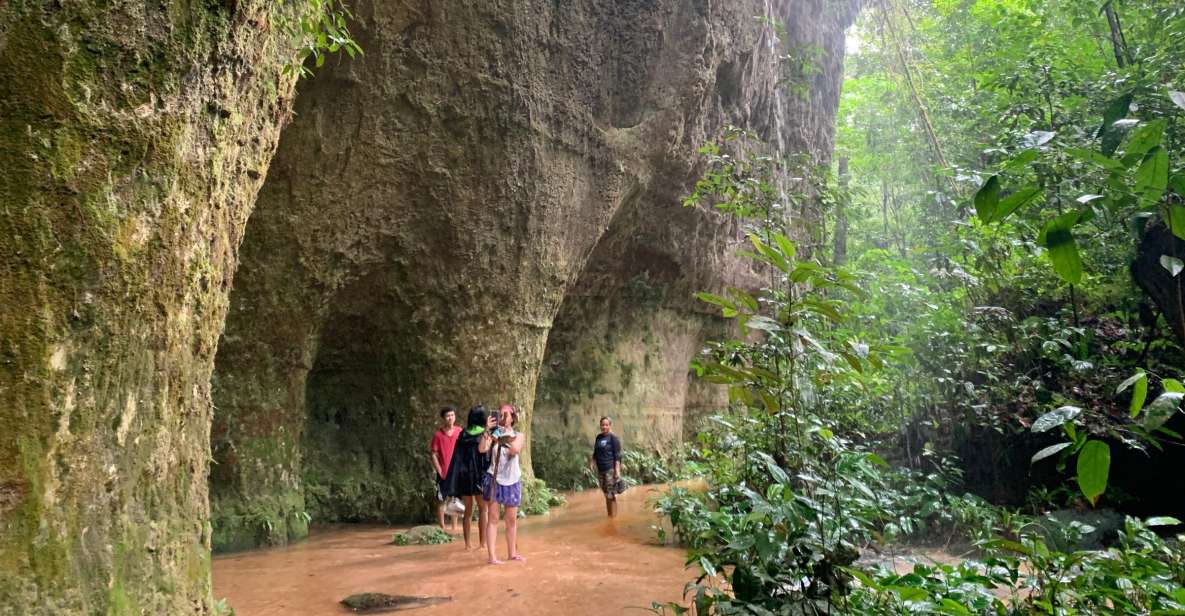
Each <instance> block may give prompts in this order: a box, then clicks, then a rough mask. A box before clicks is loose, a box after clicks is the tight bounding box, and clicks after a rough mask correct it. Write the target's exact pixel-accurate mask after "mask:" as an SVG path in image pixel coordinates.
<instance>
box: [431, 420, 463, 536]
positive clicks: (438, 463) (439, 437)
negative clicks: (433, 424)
mask: <svg viewBox="0 0 1185 616" xmlns="http://www.w3.org/2000/svg"><path fill="white" fill-rule="evenodd" d="M459 436H461V428H460V427H459V426H457V409H456V408H454V407H453V406H452V405H449V406H446V407H444V408H442V409H440V428H438V429H437V430H436V433H435V434H433V435H432V444H431V445H430V446H429V453H430V454H431V456H432V468H433V469H435V470H436V481H435V483H436V517H437V518H438V521H439V522H440V528H441V529H443V528H444V503H445V500H446V498H445V493H444V487H445V486H444V478H445V476H446V475H448V470H449V464H450V463H451V462H452V460H453V449H454V448H455V447H456V446H457V437H459ZM456 530H457V518H456V517H455V516H454V517H453V532H456Z"/></svg>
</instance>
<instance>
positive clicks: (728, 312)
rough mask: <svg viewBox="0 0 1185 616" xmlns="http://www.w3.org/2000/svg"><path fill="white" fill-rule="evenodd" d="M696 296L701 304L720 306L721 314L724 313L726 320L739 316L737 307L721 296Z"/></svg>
mask: <svg viewBox="0 0 1185 616" xmlns="http://www.w3.org/2000/svg"><path fill="white" fill-rule="evenodd" d="M695 296H696V297H697V298H698V299H699V300H700V301H701V302H707V303H709V304H715V305H717V306H720V308H721V312H722V313H723V315H724V318H726V319H731V318H732V317H735V316H737V305H736V304H734V303H733V302H732V301H730V300H728V299H726V298H723V297H720V296H719V295H714V294H712V293H702V292H701V293H696V294H695Z"/></svg>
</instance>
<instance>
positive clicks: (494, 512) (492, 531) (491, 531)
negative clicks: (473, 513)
mask: <svg viewBox="0 0 1185 616" xmlns="http://www.w3.org/2000/svg"><path fill="white" fill-rule="evenodd" d="M487 518H488V519H489V523H488V524H487V525H486V554H487V555H489V557H490V558H489V562H490V564H491V565H500V564H502V561H500V560H498V556H497V555H496V554H494V544H495V543H497V542H498V504H497V503H490V504H489V514H488V515H487Z"/></svg>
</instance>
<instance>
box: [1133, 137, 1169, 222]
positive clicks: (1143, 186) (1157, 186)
mask: <svg viewBox="0 0 1185 616" xmlns="http://www.w3.org/2000/svg"><path fill="white" fill-rule="evenodd" d="M1168 185H1169V153H1168V150H1165V149H1164V148H1162V147H1160V146H1156V147H1155V148H1152V150H1151V151H1149V152H1148V154H1147V155H1146V156H1145V157H1144V162H1142V163H1140V168H1139V169H1137V170H1136V195H1138V196H1139V198H1140V205H1141V206H1143V207H1144V208H1150V207H1152V206H1153V205H1156V202H1157V201H1160V197H1161V196H1163V195H1164V191H1165V189H1166V188H1168Z"/></svg>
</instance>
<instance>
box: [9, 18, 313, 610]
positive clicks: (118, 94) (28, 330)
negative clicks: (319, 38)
mask: <svg viewBox="0 0 1185 616" xmlns="http://www.w3.org/2000/svg"><path fill="white" fill-rule="evenodd" d="M100 5H101V6H102V7H108V6H110V7H111V8H100ZM276 7H277V5H276V3H275V2H274V1H272V0H256V1H254V2H249V1H241V2H239V3H238V5H237V6H236V7H235V8H234V9H227V8H225V7H224V5H223V3H218V2H214V3H211V2H197V3H184V4H180V5H173V4H170V5H169V6H168V7H166V6H163V5H161V4H159V3H133V2H109V3H97V2H91V3H85V2H70V3H66V2H50V1H48V0H43V1H38V0H12V1H10V2H6V3H0V24H3V25H0V168H3V169H4V173H3V174H0V306H2V309H0V606H3V609H15V610H16V611H17V612H19V613H22V614H84V613H85V614H101V613H106V614H133V613H134V614H140V613H146V614H181V613H194V612H198V613H206V612H208V611H209V609H210V589H209V588H210V587H209V562H210V536H209V525H208V521H207V517H208V504H207V498H206V494H207V487H206V485H207V469H208V463H209V454H208V451H209V428H210V416H211V406H210V390H209V379H210V371H211V369H212V364H213V357H214V347H215V344H216V342H217V338H218V334H219V332H220V331H221V329H222V322H223V317H224V313H225V309H226V305H227V292H228V288H229V285H230V280H231V276H232V274H233V272H234V268H235V262H236V253H237V249H238V243H239V238H240V237H241V234H242V230H243V225H244V223H245V221H246V219H247V215H248V214H249V213H250V211H251V207H252V204H253V201H254V197H255V192H256V191H257V190H258V188H259V184H260V182H261V181H262V175H263V173H264V171H265V170H266V168H267V165H268V161H269V159H270V157H271V154H272V150H273V147H274V144H275V140H276V137H277V133H278V128H279V125H280V123H281V119H282V118H283V117H285V115H286V114H287V110H288V108H289V98H290V94H291V91H292V85H293V84H292V80H293V78H292V77H283V76H282V68H283V66H284V63H285V62H286V61H287V60H288V58H290V57H291V49H290V47H289V45H288V44H287V42H286V40H287V39H286V37H282V35H281V34H280V32H281V30H282V28H281V27H280V24H281V23H284V20H285V19H287V20H288V21H287V23H291V20H292V19H293V16H291V15H281V14H278V12H279V11H278V9H277V8H276ZM5 613H12V612H5Z"/></svg>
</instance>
